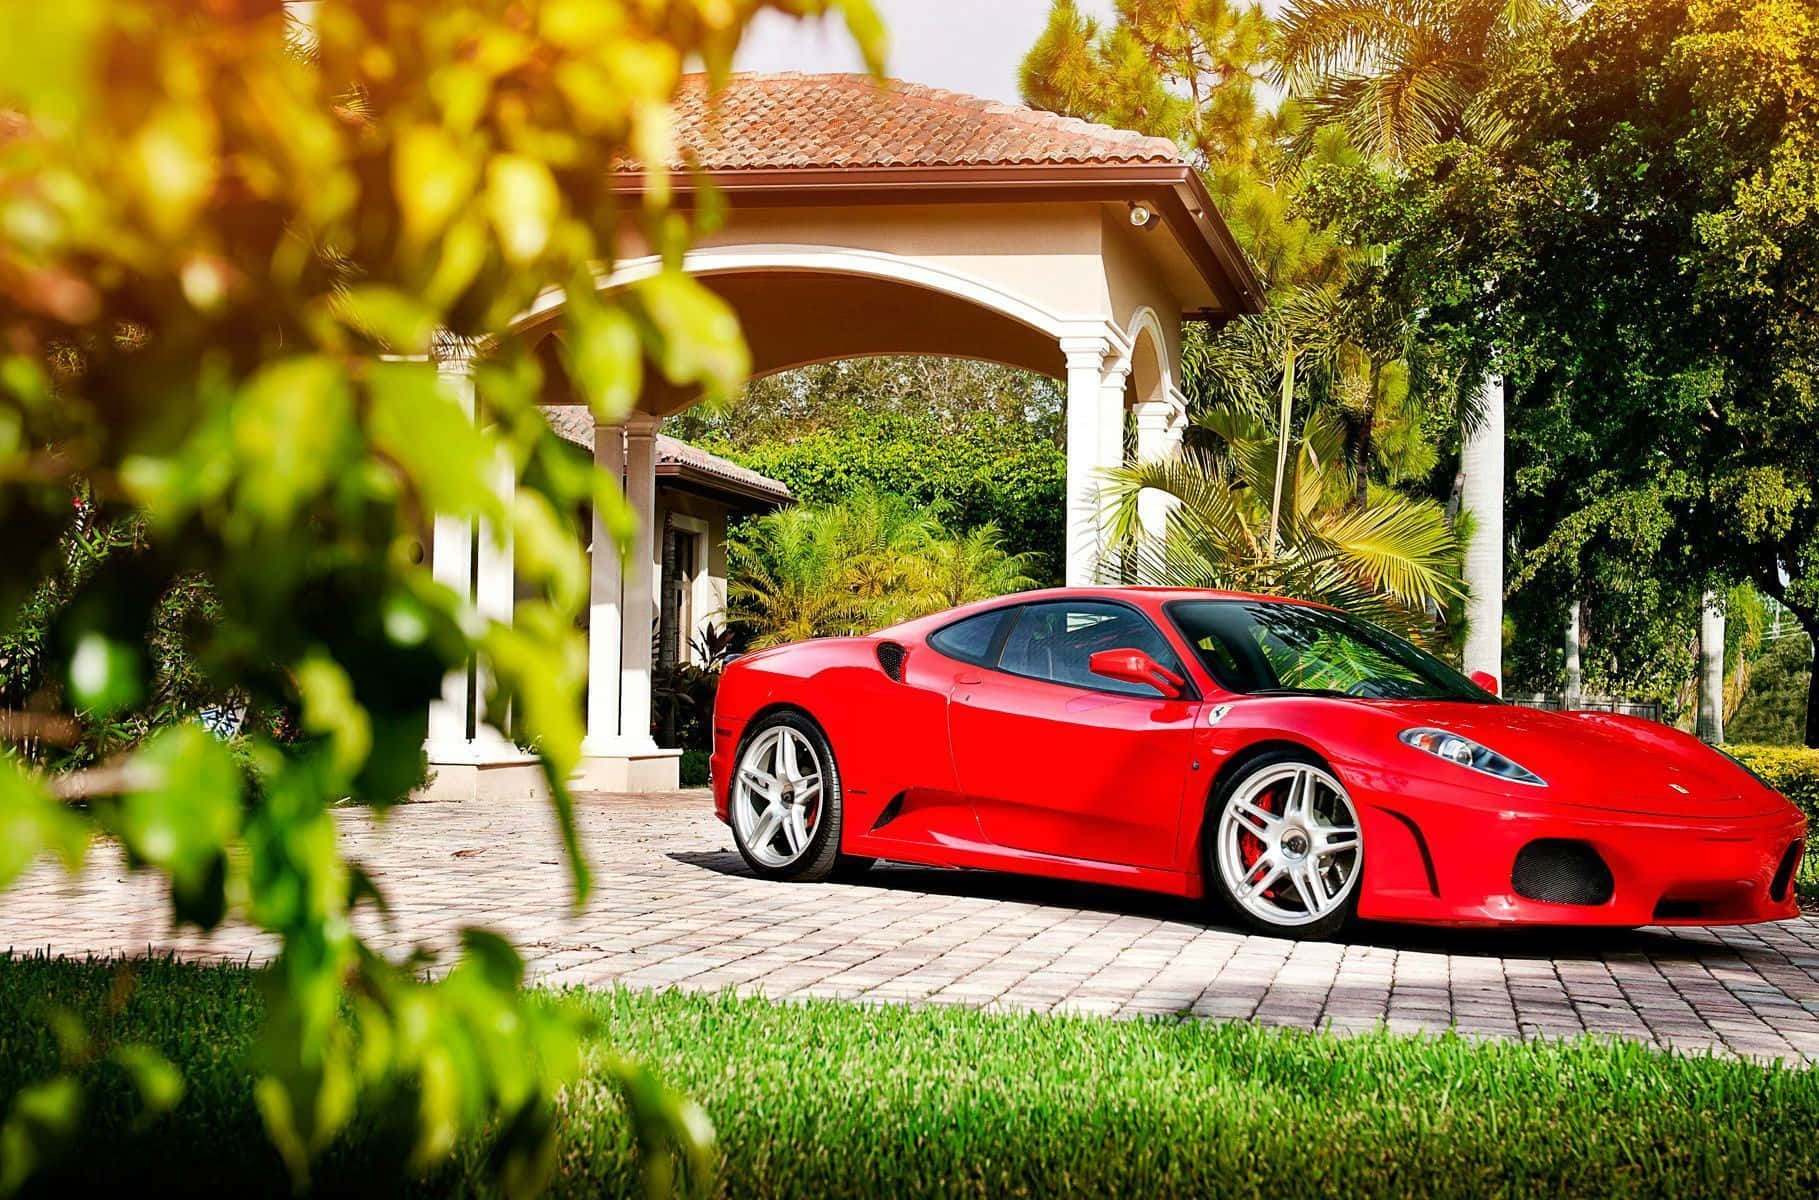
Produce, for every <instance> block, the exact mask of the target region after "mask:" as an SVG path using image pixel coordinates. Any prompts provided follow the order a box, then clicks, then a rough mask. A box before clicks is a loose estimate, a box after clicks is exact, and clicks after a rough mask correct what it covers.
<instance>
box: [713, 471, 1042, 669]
mask: <svg viewBox="0 0 1819 1200" xmlns="http://www.w3.org/2000/svg"><path fill="white" fill-rule="evenodd" d="M1001 542H1002V538H1001V536H1000V534H999V533H998V530H997V527H996V526H993V525H984V526H981V527H979V528H977V529H974V530H970V531H968V532H965V533H952V532H950V531H948V530H947V529H946V528H945V527H943V526H942V524H941V523H940V522H939V521H938V520H936V519H935V517H934V516H933V515H931V514H930V513H929V511H928V510H927V509H925V508H922V507H920V506H918V505H917V504H915V503H914V502H912V501H910V500H907V499H905V498H904V497H902V496H894V495H880V494H877V493H871V492H864V493H859V494H857V495H854V496H852V497H850V498H849V499H848V500H847V501H846V502H845V503H843V504H835V505H825V506H815V505H804V506H801V507H798V508H788V509H784V510H783V511H781V512H775V513H769V514H766V515H765V516H762V517H759V518H758V519H757V520H755V521H753V522H751V523H750V524H749V525H747V527H746V529H745V531H744V534H743V535H742V537H741V538H740V540H739V541H737V542H735V543H733V544H732V546H731V547H730V557H731V567H732V580H731V586H730V595H729V600H730V605H731V612H732V621H733V623H734V625H736V626H737V627H739V628H740V629H741V631H742V632H744V633H745V635H746V636H747V638H748V639H749V642H750V645H751V646H752V648H753V649H762V648H764V647H766V646H775V645H779V644H782V643H784V642H799V641H804V640H806V639H808V638H816V637H839V636H845V635H852V634H860V633H870V632H871V631H873V630H875V629H881V628H883V627H884V626H886V625H892V624H895V623H897V622H899V621H907V620H910V619H912V618H914V617H919V616H923V615H925V614H927V613H932V612H939V611H941V610H942V609H946V608H952V607H954V606H956V605H960V604H967V603H970V602H972V601H974V600H985V599H989V598H990V597H993V596H1002V595H1005V594H1006V593H1009V592H1016V591H1022V590H1025V589H1027V588H1030V587H1034V586H1035V581H1034V580H1032V579H1031V578H1030V576H1029V569H1030V557H1029V556H1028V555H1023V554H1015V553H1011V552H1009V551H1007V550H1005V549H1004V548H1003V546H1002V544H1001Z"/></svg>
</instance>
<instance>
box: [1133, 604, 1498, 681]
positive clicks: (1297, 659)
mask: <svg viewBox="0 0 1819 1200" xmlns="http://www.w3.org/2000/svg"><path fill="white" fill-rule="evenodd" d="M1167 611H1168V615H1169V619H1170V620H1172V621H1174V622H1175V627H1176V628H1177V629H1179V630H1180V631H1181V636H1182V637H1184V638H1186V639H1187V644H1188V645H1190V646H1192V647H1193V648H1194V650H1195V652H1196V653H1198V654H1199V655H1200V661H1201V662H1203V663H1205V664H1206V669H1207V670H1208V671H1211V672H1212V675H1213V678H1215V679H1217V680H1218V681H1219V684H1220V686H1221V687H1224V688H1227V689H1228V690H1230V691H1234V692H1246V693H1258V692H1288V693H1294V694H1298V695H1315V696H1320V695H1338V696H1357V697H1362V698H1364V699H1379V700H1472V701H1478V702H1481V703H1495V699H1494V698H1493V697H1492V696H1491V695H1490V693H1488V692H1486V691H1484V690H1483V689H1482V688H1480V687H1479V686H1478V685H1477V684H1475V683H1473V682H1472V681H1471V680H1469V679H1467V678H1465V676H1463V675H1461V674H1459V672H1457V671H1455V670H1453V669H1452V668H1451V667H1449V666H1447V665H1446V664H1445V663H1443V662H1441V661H1440V660H1439V659H1437V658H1435V657H1434V656H1433V655H1431V654H1429V653H1427V652H1426V651H1425V650H1421V649H1419V648H1417V647H1416V646H1414V645H1412V644H1410V643H1408V642H1405V641H1403V640H1402V639H1401V638H1399V637H1397V636H1396V635H1395V634H1393V633H1390V632H1388V631H1387V630H1383V629H1379V628H1378V627H1377V626H1375V625H1372V624H1371V623H1370V622H1369V621H1364V620H1360V619H1359V618H1357V617H1354V616H1350V615H1348V614H1346V613H1341V612H1334V611H1332V610H1330V609H1324V608H1312V607H1309V606H1307V605H1302V604H1269V603H1264V602H1261V601H1252V600H1184V601H1180V602H1177V603H1175V604H1171V605H1169V606H1168V609H1167Z"/></svg>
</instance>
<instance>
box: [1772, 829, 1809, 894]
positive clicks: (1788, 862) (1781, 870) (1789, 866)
mask: <svg viewBox="0 0 1819 1200" xmlns="http://www.w3.org/2000/svg"><path fill="white" fill-rule="evenodd" d="M1800 850H1801V843H1800V842H1795V843H1794V844H1793V845H1791V846H1789V847H1788V848H1787V853H1786V854H1783V855H1782V856H1781V865H1780V866H1779V867H1776V868H1775V877H1774V878H1773V879H1772V880H1770V881H1769V885H1768V898H1769V899H1770V900H1773V901H1774V902H1775V903H1776V904H1779V903H1781V902H1782V901H1783V900H1786V899H1787V889H1788V885H1790V884H1792V883H1793V882H1794V872H1795V871H1798V870H1799V869H1800Z"/></svg>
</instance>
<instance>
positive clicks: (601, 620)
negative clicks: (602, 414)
mask: <svg viewBox="0 0 1819 1200" xmlns="http://www.w3.org/2000/svg"><path fill="white" fill-rule="evenodd" d="M594 465H595V466H596V467H598V468H600V470H601V472H602V473H603V474H605V475H609V476H611V477H612V479H613V481H614V482H615V483H616V484H617V485H618V486H620V487H623V486H625V429H624V428H623V427H622V426H619V425H606V424H603V423H601V422H600V421H595V422H594ZM588 554H589V558H590V559H591V562H590V564H589V568H588V569H589V575H588V601H587V738H586V740H585V741H584V742H583V743H582V746H581V752H582V753H583V754H585V755H603V754H611V753H612V752H613V750H614V748H615V747H616V745H617V743H618V740H619V652H620V649H621V647H620V641H621V639H622V638H623V636H624V635H623V634H622V633H621V632H620V620H619V592H620V588H621V587H623V586H624V579H623V573H622V571H621V569H620V558H619V543H618V542H616V541H614V540H613V535H612V531H611V530H610V529H608V528H607V524H606V518H605V517H603V516H602V515H601V513H600V511H599V509H598V508H597V507H596V509H595V510H594V529H593V543H592V547H591V549H590V550H589V552H588Z"/></svg>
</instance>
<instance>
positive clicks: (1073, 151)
mask: <svg viewBox="0 0 1819 1200" xmlns="http://www.w3.org/2000/svg"><path fill="white" fill-rule="evenodd" d="M681 112H682V117H683V120H684V126H683V131H682V137H681V142H682V145H683V146H684V148H685V151H686V152H687V153H689V154H691V155H692V156H693V159H694V161H695V164H696V166H698V168H699V169H700V170H701V171H702V172H704V173H706V174H707V175H708V176H710V177H711V178H712V179H713V181H714V184H715V185H716V186H717V187H718V188H719V190H720V192H721V194H722V196H723V197H724V198H725V199H726V200H727V201H729V202H730V212H731V218H730V220H728V221H727V222H726V223H725V225H724V226H723V227H722V228H721V229H719V230H718V231H716V232H714V233H712V234H710V235H708V236H706V237H705V238H703V239H702V241H701V243H700V244H699V245H698V246H697V247H696V248H695V249H694V250H692V251H691V252H690V253H689V254H688V255H687V257H686V258H685V262H684V265H685V267H686V269H687V270H689V271H690V272H691V273H693V274H695V275H696V276H697V277H698V278H700V279H702V280H703V281H704V282H706V283H707V284H708V286H710V287H711V288H713V289H714V290H715V291H717V292H718V293H719V294H720V295H721V296H722V297H723V298H724V299H725V300H726V301H727V303H728V304H729V306H730V307H731V308H732V309H733V311H734V312H735V313H737V314H738V316H739V319H740V322H741V325H742V328H743V330H744V333H745V337H746V340H747V343H748V345H749V346H750V349H751V353H752V362H753V371H754V373H755V374H758V375H763V374H769V373H772V372H776V371H781V370H786V369H789V368H792V367H797V366H802V365H805V364H808V363H814V362H821V361H828V360H833V359H841V358H854V357H864V356H870V355H901V354H934V355H951V356H958V357H967V358H978V359H983V360H987V361H992V362H998V363H1003V364H1005V365H1009V366H1015V367H1021V368H1025V369H1028V370H1034V371H1039V372H1042V373H1044V374H1046V375H1049V376H1051V377H1053V378H1055V379H1057V380H1059V381H1061V382H1062V383H1063V385H1064V389H1065V395H1066V406H1067V411H1066V417H1065V428H1066V434H1065V440H1066V454H1067V493H1066V505H1065V507H1066V511H1065V513H1064V514H1062V517H1063V521H1064V524H1065V529H1066V537H1065V550H1066V570H1065V577H1066V580H1067V582H1068V583H1069V584H1074V585H1078V584H1084V583H1087V582H1090V581H1091V579H1092V576H1093V573H1094V570H1095V566H1096V560H1097V557H1098V554H1099V549H1100V545H1101V541H1102V529H1101V511H1100V509H1101V506H1100V502H1099V499H1098V490H1099V489H1098V475H1099V473H1100V472H1101V471H1103V470H1104V469H1105V468H1107V467H1110V466H1114V465H1117V464H1119V463H1121V462H1122V461H1123V460H1124V457H1125V443H1124V429H1125V417H1126V413H1127V411H1128V410H1134V412H1135V417H1136V422H1135V423H1136V427H1137V431H1138V434H1137V444H1136V453H1137V454H1138V455H1139V456H1140V457H1146V458H1147V457H1154V456H1159V455H1165V454H1168V453H1172V451H1173V448H1174V446H1175V445H1177V444H1178V442H1179V439H1180V435H1181V429H1182V424H1183V418H1184V404H1183V401H1182V397H1181V395H1180V393H1179V391H1178V390H1177V388H1176V386H1175V377H1176V374H1177V367H1178V363H1179V356H1180V336H1181V323H1182V321H1183V320H1184V319H1202V320H1210V321H1215V322H1217V321H1223V320H1226V319H1229V318H1230V317H1232V316H1234V315H1237V314H1238V313H1241V312H1250V311H1256V310H1257V307H1258V304H1259V289H1258V285H1257V283H1256V281H1255V279H1253V278H1252V277H1251V275H1250V272H1249V271H1248V269H1247V268H1246V267H1245V265H1244V262H1243V259H1242V257H1241V256H1240V255H1239V253H1238V251H1237V249H1236V247H1235V245H1234V244H1233V243H1232V241H1231V237H1230V234H1229V233H1228V232H1227V231H1226V229H1225V227H1224V224H1223V223H1222V222H1221V221H1220V218H1219V215H1218V213H1217V211H1216V210H1215V209H1214V207H1213V204H1212V201H1211V199H1210V197H1208V195H1207V194H1206V191H1205V188H1204V186H1203V185H1202V184H1201V182H1200V180H1199V177H1198V176H1197V175H1196V174H1195V172H1194V171H1193V170H1192V169H1191V167H1189V166H1188V164H1186V163H1185V162H1184V161H1183V160H1182V158H1181V157H1180V154H1179V152H1178V151H1177V149H1176V148H1175V147H1174V146H1173V145H1172V144H1171V143H1168V142H1165V141H1161V140H1158V139H1152V138H1144V137H1141V136H1139V135H1136V134H1132V133H1127V132H1124V131H1120V130H1113V129H1108V128H1105V127H1103V126H1094V125H1088V124H1086V123H1084V122H1080V121H1072V120H1064V119H1061V118H1058V117H1055V116H1053V115H1051V114H1046V113H1037V112H1034V111H1031V110H1028V109H1021V108H1017V107H1015V106H1011V105H1002V104H993V103H987V102H984V101H978V100H973V99H971V98H968V97H960V96H954V95H952V94H951V93H945V92H936V91H932V90H931V89H927V88H922V87H919V86H917V85H911V84H897V83H893V84H890V85H888V86H884V87H880V86H879V85H878V84H876V83H875V82H874V81H872V80H869V79H863V78H857V77H848V76H819V77H816V76H735V77H734V78H733V79H732V81H731V82H730V83H729V85H728V87H727V89H726V91H725V92H724V94H722V95H721V96H720V97H719V98H718V99H717V100H710V99H709V97H708V96H707V94H706V93H705V91H703V90H701V89H700V88H699V87H696V88H695V89H692V90H691V91H690V92H689V93H688V94H687V95H685V98H684V103H683V105H682V108H681ZM879 129H888V130H891V131H892V136H891V138H890V139H889V140H888V141H887V140H885V139H881V138H879V137H878V136H876V132H875V131H876V130H879ZM680 166H681V163H680V162H678V163H677V164H672V167H673V168H680ZM695 179H696V177H695V176H693V175H689V174H682V173H678V174H676V175H675V177H674V179H673V181H672V183H673V186H674V187H676V188H677V189H678V190H679V191H680V192H681V193H682V194H683V196H684V198H685V200H686V198H687V195H688V193H689V189H691V188H692V187H694V186H696V183H695ZM641 186H642V177H641V176H638V175H627V176H626V177H625V180H624V187H625V189H626V191H627V192H628V193H635V192H636V191H638V189H639V188H640V187H641ZM627 241H628V243H629V246H630V249H631V253H629V254H628V255H627V256H626V257H625V258H624V259H622V261H621V262H620V264H619V265H618V266H617V268H616V269H615V270H614V271H613V272H611V273H610V274H605V275H603V276H602V278H601V279H600V286H601V287H602V288H613V287H619V286H624V285H625V284H626V283H628V282H630V281H632V280H634V279H637V278H639V277H640V276H641V275H644V274H648V273H650V272H652V271H653V270H655V269H656V265H657V260H656V259H655V258H654V257H652V256H648V255H643V254H640V253H638V252H637V250H638V246H637V242H636V234H635V233H631V232H628V234H627ZM560 303H561V301H560V297H559V296H555V295H552V296H550V297H548V298H546V299H545V300H544V301H542V302H540V303H538V304H537V305H534V306H532V308H531V310H530V311H529V312H527V313H526V314H525V315H524V317H523V319H522V321H521V323H520V331H521V334H522V336H524V337H526V338H531V339H536V338H540V337H544V336H549V335H550V332H551V331H552V330H553V329H554V327H555V325H556V323H557V320H558V318H559V317H560V312H559V305H560ZM694 400H695V397H693V396H692V395H690V394H688V393H686V392H682V391H679V390H677V389H675V388H672V387H669V386H667V385H664V384H661V383H657V384H654V385H652V386H650V387H647V389H646V390H645V393H644V394H643V395H642V396H641V397H640V399H639V403H638V405H637V409H636V411H635V412H634V413H633V414H632V415H631V416H630V417H628V418H627V419H626V420H625V421H624V422H622V423H620V424H617V425H613V426H601V427H598V428H596V430H595V437H594V447H595V458H596V461H597V462H598V463H599V465H600V466H602V467H603V468H604V469H606V470H607V471H609V472H611V473H613V474H615V475H617V476H618V477H620V478H622V479H623V480H624V481H625V491H626V496H627V499H628V500H629V501H630V503H631V504H632V506H633V508H634V510H635V511H637V512H639V513H641V514H643V515H644V516H645V517H646V519H645V520H644V521H642V522H641V526H640V530H639V533H638V534H637V538H636V541H635V543H634V545H633V546H632V548H631V550H630V552H629V553H628V554H627V555H626V557H625V559H624V561H623V562H621V561H620V560H619V559H617V558H616V557H614V556H612V555H597V556H595V559H594V564H593V577H592V580H591V589H592V590H591V601H590V619H589V633H590V636H589V642H590V649H589V702H588V737H587V742H586V745H585V753H586V758H587V765H586V767H585V769H584V772H583V775H584V779H583V782H584V783H585V785H586V786H589V787H592V788H598V789H601V790H638V789H643V788H653V787H664V786H674V781H675V755H674V752H673V751H669V750H666V749H665V748H663V747H659V746H657V745H656V744H655V742H654V741H653V740H652V738H651V736H650V733H649V728H650V703H651V701H650V678H651V661H650V639H649V637H648V636H647V634H646V632H645V629H644V626H645V623H646V621H647V618H648V615H649V614H650V613H651V612H652V611H653V605H654V604H655V603H656V597H655V595H654V591H655V589H654V579H655V569H654V566H653V561H654V555H655V544H654V539H653V531H652V528H651V522H650V520H649V519H648V518H649V515H650V513H651V512H652V510H653V504H654V499H653V497H654V488H655V467H656V450H655V445H656V436H657V428H658V426H659V424H660V422H661V421H662V419H663V418H664V417H666V416H670V415H673V414H675V413H677V412H679V411H681V410H683V409H685V408H686V407H687V406H689V405H690V404H692V403H694ZM1144 518H1145V520H1146V522H1160V521H1161V520H1162V519H1163V510H1162V508H1161V507H1160V504H1159V503H1157V504H1152V505H1149V506H1147V507H1145V509H1144ZM438 538H439V540H438V546H437V548H436V550H435V552H434V553H435V557H436V559H437V562H438V564H439V569H438V571H437V574H438V577H446V579H447V581H448V582H450V583H451V585H452V586H463V585H465V586H468V587H471V588H472V590H473V594H474V595H475V597H476V601H477V603H481V604H482V605H483V606H484V605H485V604H487V603H491V604H492V605H493V606H494V611H492V612H490V613H489V615H494V616H498V615H499V614H498V612H497V611H496V609H497V606H498V605H499V604H500V603H501V602H503V603H505V604H506V605H508V606H509V592H510V570H511V564H510V559H509V553H507V554H504V555H501V554H498V553H482V554H481V555H480V556H479V563H478V570H475V571H472V572H469V571H467V570H466V567H467V558H468V556H467V555H465V554H462V552H461V548H460V547H459V546H456V545H455V544H454V542H453V541H451V542H450V543H449V545H448V546H447V547H446V548H445V547H444V546H442V545H441V542H440V531H439V535H438ZM596 541H597V542H603V541H604V538H602V537H599V536H597V537H596ZM445 554H446V556H447V557H448V558H449V559H455V558H456V557H457V556H459V558H460V562H459V563H458V564H457V565H454V566H451V567H450V568H449V569H448V570H447V571H446V572H445V571H444V570H442V569H440V564H441V562H442V561H443V559H444V557H445ZM501 560H503V561H501ZM501 572H503V573H504V576H505V578H504V582H501V581H500V579H499V578H498V576H499V575H500V573H501ZM501 596H504V597H505V599H504V600H503V601H501V600H500V597H501ZM466 690H467V689H466V688H465V686H464V687H463V688H462V689H461V692H462V694H463V695H465V693H466ZM455 694H456V689H455V688H454V687H453V686H452V685H451V688H450V700H448V701H445V702H444V704H442V705H440V706H438V709H437V711H436V712H434V713H432V716H431V728H430V737H429V746H428V748H429V754H430V759H431V762H432V763H433V764H437V765H438V770H439V775H440V771H441V768H442V766H443V765H444V764H446V765H447V766H448V767H451V768H455V772H454V774H453V775H452V776H451V777H450V778H451V789H450V790H462V789H465V788H466V787H467V786H468V782H469V781H470V780H471V781H474V789H475V790H480V791H485V790H488V789H485V788H483V787H482V786H481V784H480V782H479V781H480V780H482V779H483V778H484V777H485V776H486V775H487V772H488V769H489V764H488V763H487V762H485V761H481V760H483V759H485V758H486V756H487V755H489V754H490V755H492V756H493V757H495V758H506V757H509V755H507V754H506V753H505V751H504V750H503V749H501V747H502V744H503V739H500V738H498V737H497V736H496V735H492V736H488V735H487V734H486V732H485V731H484V730H481V729H480V728H479V724H478V722H477V720H476V718H475V714H474V713H473V712H472V710H471V707H462V706H457V705H456V704H455V702H454V696H455ZM476 747H479V748H478V749H477V748H476ZM502 765H503V764H502ZM498 778H500V779H504V778H505V776H504V775H503V774H501V775H499V776H498ZM524 778H525V779H526V780H527V783H526V786H531V785H530V783H529V782H528V781H529V780H530V776H529V775H528V774H527V775H526V776H525V777H524ZM514 786H515V785H514ZM495 790H500V789H495ZM502 790H508V791H509V790H511V787H509V786H508V787H505V788H504V789H502Z"/></svg>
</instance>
